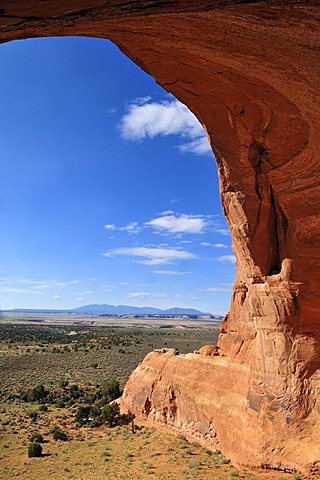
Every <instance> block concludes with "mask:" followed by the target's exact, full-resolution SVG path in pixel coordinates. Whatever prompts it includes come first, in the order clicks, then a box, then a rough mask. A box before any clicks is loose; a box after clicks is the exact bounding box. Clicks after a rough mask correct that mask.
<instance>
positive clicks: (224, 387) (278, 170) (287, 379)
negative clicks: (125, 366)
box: [0, 0, 320, 469]
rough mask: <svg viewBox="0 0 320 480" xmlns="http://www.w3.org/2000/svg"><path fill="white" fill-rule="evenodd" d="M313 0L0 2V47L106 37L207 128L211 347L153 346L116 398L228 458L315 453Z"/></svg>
mask: <svg viewBox="0 0 320 480" xmlns="http://www.w3.org/2000/svg"><path fill="white" fill-rule="evenodd" d="M319 27H320V7H319V1H307V0H306V1H295V0H292V1H281V0H279V1H275V0H274V1H272V0H271V1H254V0H249V1H245V0H215V1H209V0H191V1H190V0H158V1H156V0H137V1H128V0H127V1H121V0H110V1H105V0H99V1H98V0H94V1H90V2H89V1H88V0H77V1H75V0H60V1H59V0H56V1H50V0H49V1H46V2H40V1H38V0H30V1H28V2H25V1H22V0H7V1H4V2H2V4H1V9H0V32H1V42H6V41H9V40H13V39H23V38H28V37H35V36H57V35H59V36H61V35H85V36H94V37H101V38H109V39H110V40H112V41H113V42H115V43H116V44H117V45H118V46H119V48H120V49H121V50H122V51H123V52H124V53H125V54H126V55H127V56H129V57H130V58H131V59H133V60H134V61H135V62H136V63H137V64H138V65H139V66H141V68H143V69H144V70H145V71H146V72H148V73H149V74H150V75H152V76H153V77H154V78H155V79H156V81H157V82H158V83H159V84H161V85H162V86H163V87H164V88H165V89H166V90H168V91H169V92H171V93H173V94H174V95H175V96H176V97H177V98H178V99H179V100H181V101H182V102H184V103H185V104H187V105H188V106H189V108H190V109H191V110H192V111H193V112H194V113H195V115H196V116H197V117H198V118H199V119H200V121H201V122H202V123H203V125H204V126H205V128H206V130H207V132H208V135H209V137H210V141H211V145H212V148H213V151H214V153H215V156H216V159H217V164H218V170H219V175H220V186H221V197H222V203H223V208H224V212H225V214H226V217H227V219H228V222H229V225H230V229H231V232H232V238H233V248H234V252H235V256H236V260H237V274H236V280H235V285H234V290H233V297H232V303H231V309H230V312H229V314H228V315H227V317H226V318H225V320H224V322H223V325H222V327H221V334H220V338H219V343H218V346H219V355H216V356H206V355H201V354H200V355H199V354H198V355H197V354H188V355H186V356H182V355H179V356H175V355H172V354H170V352H168V353H159V352H154V353H151V354H149V356H148V357H147V358H146V359H145V361H144V362H143V363H142V365H141V366H140V367H139V368H138V369H137V371H136V372H135V373H134V374H133V375H132V377H131V379H130V381H129V383H128V385H127V387H126V390H125V395H124V399H123V408H126V409H130V410H131V411H133V412H135V414H136V416H137V417H143V418H148V419H149V421H153V422H158V423H161V424H165V425H167V426H168V428H169V427H170V426H171V427H173V428H176V429H183V430H185V431H186V432H187V433H188V434H189V435H190V436H193V437H197V438H200V439H201V440H202V441H203V442H205V443H207V444H208V445H211V446H218V447H219V448H220V449H222V450H223V451H224V452H225V453H226V454H227V455H229V456H230V457H231V458H232V460H233V461H234V462H238V463H243V464H251V465H258V464H265V465H269V466H271V467H281V468H286V467H288V468H293V467H298V468H302V469H307V468H308V467H310V465H312V464H314V463H316V462H318V461H319V460H320V442H319V431H320V429H319V423H320V418H319V412H320V404H319V390H320V372H319V366H320V365H319V364H320V327H319V312H320V295H319V285H320V163H319V146H320V135H319V131H320V120H319V102H320V100H319V86H320V80H319V79H320V61H319V52H320V39H319V32H320V28H319Z"/></svg>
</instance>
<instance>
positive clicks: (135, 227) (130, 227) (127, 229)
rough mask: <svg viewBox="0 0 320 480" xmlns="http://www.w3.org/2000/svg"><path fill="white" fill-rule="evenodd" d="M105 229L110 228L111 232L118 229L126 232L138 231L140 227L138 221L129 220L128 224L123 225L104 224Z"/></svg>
mask: <svg viewBox="0 0 320 480" xmlns="http://www.w3.org/2000/svg"><path fill="white" fill-rule="evenodd" d="M104 228H105V229H106V230H111V231H112V232H113V231H115V230H118V231H119V232H127V233H139V232H140V231H141V227H140V226H139V224H138V222H130V223H128V225H125V226H123V227H117V226H116V225H115V224H114V223H109V224H106V225H104Z"/></svg>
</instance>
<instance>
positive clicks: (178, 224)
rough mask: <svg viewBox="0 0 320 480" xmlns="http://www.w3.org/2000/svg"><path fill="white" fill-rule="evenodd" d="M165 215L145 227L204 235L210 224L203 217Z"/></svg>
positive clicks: (171, 213)
mask: <svg viewBox="0 0 320 480" xmlns="http://www.w3.org/2000/svg"><path fill="white" fill-rule="evenodd" d="M164 213H165V215H163V216H161V217H158V218H154V219H153V220H150V222H146V223H145V225H146V226H148V227H153V228H155V229H156V230H157V231H164V232H168V233H203V231H204V229H205V227H206V226H207V223H208V222H207V219H206V218H205V217H204V216H202V215H187V214H181V215H177V214H175V213H173V212H171V211H169V212H164Z"/></svg>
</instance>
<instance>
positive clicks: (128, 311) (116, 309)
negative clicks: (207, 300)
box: [71, 304, 204, 315]
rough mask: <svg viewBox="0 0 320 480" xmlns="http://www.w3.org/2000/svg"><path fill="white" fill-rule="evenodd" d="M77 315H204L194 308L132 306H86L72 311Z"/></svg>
mask: <svg viewBox="0 0 320 480" xmlns="http://www.w3.org/2000/svg"><path fill="white" fill-rule="evenodd" d="M71 311H72V312H75V313H89V314H91V315H203V314H204V313H203V312H200V310H195V309H193V308H177V307H175V308H169V309H168V310H161V309H160V308H153V307H133V306H131V305H118V306H115V305H106V304H105V305H98V304H94V305H84V306H82V307H78V308H75V309H73V310H71Z"/></svg>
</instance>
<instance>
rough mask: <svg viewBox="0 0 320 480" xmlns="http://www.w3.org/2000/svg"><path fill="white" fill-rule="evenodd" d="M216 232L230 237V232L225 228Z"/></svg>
mask: <svg viewBox="0 0 320 480" xmlns="http://www.w3.org/2000/svg"><path fill="white" fill-rule="evenodd" d="M216 232H217V233H220V234H221V235H227V236H229V237H230V231H229V230H228V229H227V228H218V229H217V230H216Z"/></svg>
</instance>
